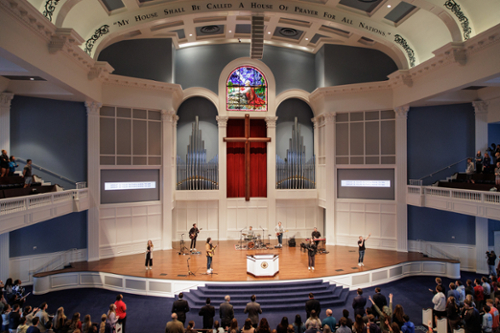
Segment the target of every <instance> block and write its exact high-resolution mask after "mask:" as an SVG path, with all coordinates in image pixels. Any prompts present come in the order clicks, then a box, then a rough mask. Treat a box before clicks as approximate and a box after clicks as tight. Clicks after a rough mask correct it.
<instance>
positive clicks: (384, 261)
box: [36, 241, 450, 281]
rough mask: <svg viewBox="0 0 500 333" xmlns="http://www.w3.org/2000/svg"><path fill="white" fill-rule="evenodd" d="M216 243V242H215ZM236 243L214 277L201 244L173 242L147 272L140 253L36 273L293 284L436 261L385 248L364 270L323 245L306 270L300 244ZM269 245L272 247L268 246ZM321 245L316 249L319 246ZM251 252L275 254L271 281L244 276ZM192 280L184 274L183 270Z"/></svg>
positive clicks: (222, 248)
mask: <svg viewBox="0 0 500 333" xmlns="http://www.w3.org/2000/svg"><path fill="white" fill-rule="evenodd" d="M215 244H216V243H215ZM235 244H236V242H235V241H221V242H219V244H218V248H217V249H216V251H215V256H214V259H213V263H212V268H213V270H214V273H217V275H215V274H214V275H202V273H206V262H207V259H206V256H205V251H204V246H205V243H204V242H198V243H197V249H198V250H199V251H201V254H197V255H180V254H179V246H178V243H177V244H174V250H165V251H161V250H157V251H154V266H153V269H152V270H146V269H145V266H144V260H145V256H144V254H136V255H129V256H122V257H116V258H112V259H103V260H99V261H95V262H81V263H75V264H73V267H72V268H68V269H65V270H61V271H53V272H49V273H40V274H37V275H36V276H45V275H52V274H57V273H62V272H64V273H65V272H71V271H94V272H96V271H97V272H105V273H114V274H119V275H126V276H135V277H146V278H154V279H173V280H201V281H205V280H207V281H257V280H258V281H262V280H295V279H309V278H319V277H326V276H333V275H344V274H350V273H356V272H360V271H368V270H372V269H377V268H381V267H386V266H392V265H396V264H399V263H402V262H408V261H423V260H433V261H436V260H439V261H450V260H445V259H443V260H440V259H435V258H432V259H431V258H426V257H424V256H423V255H422V254H420V253H416V252H409V253H402V252H396V251H387V250H373V249H367V250H366V253H365V259H364V262H365V266H364V267H359V266H358V265H357V260H358V251H357V247H347V246H329V245H328V246H326V250H327V251H328V252H329V253H328V254H318V255H316V270H315V271H314V272H313V271H309V270H308V269H307V254H306V253H304V252H302V251H301V249H300V246H299V244H300V241H298V244H297V247H288V246H285V245H284V246H283V248H281V249H275V248H273V249H268V250H264V249H263V250H235ZM273 245H275V244H274V243H273ZM320 247H321V245H320ZM256 253H276V254H279V255H280V258H279V261H280V263H279V267H280V271H279V273H278V274H276V275H275V276H274V277H270V278H255V277H253V276H251V275H249V274H247V273H246V256H247V255H248V254H256ZM189 258H191V259H190V260H189V265H190V269H191V272H193V273H194V274H196V276H187V273H188V267H187V261H188V259H189Z"/></svg>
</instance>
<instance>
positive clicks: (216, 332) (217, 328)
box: [213, 320, 225, 333]
mask: <svg viewBox="0 0 500 333" xmlns="http://www.w3.org/2000/svg"><path fill="white" fill-rule="evenodd" d="M224 332H225V331H224V329H223V328H222V327H220V325H219V321H218V320H216V321H214V330H213V333H224Z"/></svg>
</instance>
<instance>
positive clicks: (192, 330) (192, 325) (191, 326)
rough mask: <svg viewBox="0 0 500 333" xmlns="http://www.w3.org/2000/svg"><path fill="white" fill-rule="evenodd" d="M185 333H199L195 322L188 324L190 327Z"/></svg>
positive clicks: (191, 321)
mask: <svg viewBox="0 0 500 333" xmlns="http://www.w3.org/2000/svg"><path fill="white" fill-rule="evenodd" d="M185 333H198V332H196V331H195V330H194V320H190V321H189V323H188V327H187V328H186V331H185Z"/></svg>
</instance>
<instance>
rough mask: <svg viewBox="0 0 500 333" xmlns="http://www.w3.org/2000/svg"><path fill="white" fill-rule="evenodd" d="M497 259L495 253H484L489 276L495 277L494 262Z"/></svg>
mask: <svg viewBox="0 0 500 333" xmlns="http://www.w3.org/2000/svg"><path fill="white" fill-rule="evenodd" d="M496 259H497V255H496V254H495V251H491V252H490V251H486V260H487V262H488V271H489V275H495V276H496V271H495V260H496Z"/></svg>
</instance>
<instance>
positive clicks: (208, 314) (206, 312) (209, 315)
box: [198, 298, 215, 329]
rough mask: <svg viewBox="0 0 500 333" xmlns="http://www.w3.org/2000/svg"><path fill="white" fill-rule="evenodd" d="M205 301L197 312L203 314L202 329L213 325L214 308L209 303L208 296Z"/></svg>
mask: <svg viewBox="0 0 500 333" xmlns="http://www.w3.org/2000/svg"><path fill="white" fill-rule="evenodd" d="M205 303H206V305H205V306H204V307H202V308H201V310H200V312H199V313H198V314H199V315H200V316H203V329H211V328H213V327H214V317H215V308H214V307H213V306H211V305H210V298H207V300H206V301H205Z"/></svg>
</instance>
